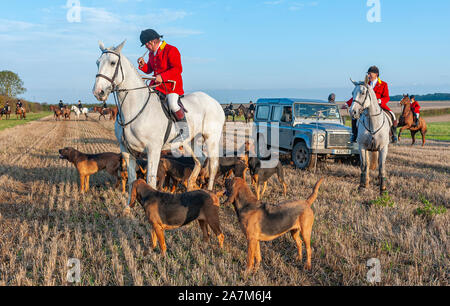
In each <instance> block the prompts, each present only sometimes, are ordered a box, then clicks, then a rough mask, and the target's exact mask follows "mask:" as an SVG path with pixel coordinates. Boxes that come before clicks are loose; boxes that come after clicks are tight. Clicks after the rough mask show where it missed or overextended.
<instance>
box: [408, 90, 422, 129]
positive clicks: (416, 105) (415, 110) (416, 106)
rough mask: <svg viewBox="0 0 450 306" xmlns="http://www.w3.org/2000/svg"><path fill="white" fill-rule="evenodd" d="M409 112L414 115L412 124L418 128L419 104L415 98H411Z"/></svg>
mask: <svg viewBox="0 0 450 306" xmlns="http://www.w3.org/2000/svg"><path fill="white" fill-rule="evenodd" d="M410 99H411V110H412V112H413V114H414V122H415V125H416V127H418V126H419V118H420V105H419V102H417V101H416V96H411V98H410Z"/></svg>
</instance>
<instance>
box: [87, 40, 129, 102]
mask: <svg viewBox="0 0 450 306" xmlns="http://www.w3.org/2000/svg"><path fill="white" fill-rule="evenodd" d="M124 45H125V41H124V42H123V43H121V44H120V45H119V46H117V47H115V48H105V45H104V44H103V43H102V42H99V47H100V50H101V51H102V55H101V56H100V58H99V59H98V60H97V66H98V73H97V76H96V79H95V85H94V89H93V93H94V96H95V97H96V98H97V100H99V101H106V100H108V97H109V95H110V93H111V92H112V91H113V89H114V88H115V87H116V86H119V85H120V84H122V82H123V81H124V74H123V70H122V66H121V52H122V49H123V47H124Z"/></svg>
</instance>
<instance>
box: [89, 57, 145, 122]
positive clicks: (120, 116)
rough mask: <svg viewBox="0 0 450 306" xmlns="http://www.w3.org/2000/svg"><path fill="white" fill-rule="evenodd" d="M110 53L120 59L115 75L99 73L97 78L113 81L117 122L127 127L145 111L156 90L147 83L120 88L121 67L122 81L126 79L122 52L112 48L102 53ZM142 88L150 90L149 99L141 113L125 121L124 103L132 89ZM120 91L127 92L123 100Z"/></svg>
mask: <svg viewBox="0 0 450 306" xmlns="http://www.w3.org/2000/svg"><path fill="white" fill-rule="evenodd" d="M109 53H110V54H114V55H116V56H117V57H118V58H119V60H118V62H117V64H116V70H115V71H114V75H113V77H112V78H110V77H108V76H106V75H104V74H101V73H99V74H97V75H96V76H95V78H103V79H105V80H107V81H108V82H110V83H111V93H112V94H113V96H114V102H115V104H116V106H117V110H118V115H119V116H118V118H117V123H119V125H120V126H121V127H123V128H125V127H126V126H128V125H130V124H131V123H133V122H134V121H136V119H137V118H138V117H139V116H140V115H141V114H142V113H143V112H144V109H145V108H146V107H147V104H148V102H149V101H150V97H151V94H152V93H154V91H153V88H152V87H151V86H147V85H146V86H142V87H137V88H131V89H119V87H118V85H117V84H116V82H115V81H116V78H117V76H118V75H119V69H120V72H121V74H122V82H123V81H124V80H125V75H124V73H123V67H122V57H121V55H120V53H117V52H114V51H111V50H104V51H103V52H102V55H103V54H109ZM141 89H147V90H148V91H149V95H148V98H147V101H146V102H145V104H144V106H143V107H142V109H141V110H140V111H139V113H138V114H137V115H136V116H134V118H133V119H131V120H130V121H128V122H126V123H125V122H124V117H123V113H122V107H123V105H124V103H125V100H126V99H127V97H128V93H129V92H130V91H134V90H141ZM120 92H125V97H124V98H123V100H122V102H121V101H120V99H119V96H118V93H120Z"/></svg>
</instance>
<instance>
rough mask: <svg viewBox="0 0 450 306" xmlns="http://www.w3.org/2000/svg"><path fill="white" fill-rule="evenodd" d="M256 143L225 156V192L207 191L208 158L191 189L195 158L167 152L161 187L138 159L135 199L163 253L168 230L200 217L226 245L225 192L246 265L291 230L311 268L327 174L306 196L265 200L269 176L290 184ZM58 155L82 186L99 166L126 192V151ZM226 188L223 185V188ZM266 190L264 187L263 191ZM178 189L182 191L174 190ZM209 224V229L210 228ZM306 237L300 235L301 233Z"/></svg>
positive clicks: (252, 265)
mask: <svg viewBox="0 0 450 306" xmlns="http://www.w3.org/2000/svg"><path fill="white" fill-rule="evenodd" d="M252 152H254V147H253V146H250V144H249V142H246V143H245V154H243V155H242V156H238V154H237V153H235V156H234V157H221V158H220V162H219V171H218V174H217V178H220V177H223V179H222V180H221V181H219V183H220V182H221V186H222V191H221V192H218V193H213V192H210V191H206V190H203V189H202V188H203V187H205V188H206V183H207V181H208V180H209V173H208V170H207V169H208V168H209V167H208V160H206V162H205V164H204V166H203V168H202V170H201V172H200V174H199V177H198V180H197V187H198V190H195V191H191V192H188V191H187V186H188V179H189V177H190V175H191V173H192V171H193V169H194V161H193V159H192V158H187V157H181V158H175V157H174V156H172V155H171V154H170V153H168V152H163V154H162V157H161V161H160V164H159V167H158V179H157V181H158V184H157V190H155V189H153V188H152V187H151V186H149V185H148V184H147V183H146V181H145V178H146V174H147V162H146V161H145V160H138V162H137V166H136V172H137V177H138V180H136V181H135V182H134V183H133V185H132V192H131V204H130V207H131V208H133V207H134V206H135V203H136V201H137V202H139V203H140V204H141V205H142V207H143V209H144V211H145V215H146V218H147V219H148V221H149V222H150V224H151V225H152V230H151V237H152V247H153V249H155V248H156V247H157V243H159V246H160V248H161V253H162V254H163V255H165V253H166V250H167V246H166V242H165V238H164V231H166V230H173V229H177V228H180V227H183V226H186V225H188V224H190V223H192V222H194V221H198V224H199V225H200V229H201V231H202V233H203V240H204V242H208V241H209V235H210V233H209V228H210V229H211V230H212V231H213V232H214V234H215V235H216V237H217V239H218V242H219V246H220V248H223V244H224V240H225V237H224V234H223V232H222V229H221V225H220V218H219V210H220V206H221V202H220V200H219V199H220V198H222V197H226V198H227V199H226V201H225V202H224V204H223V205H225V206H226V205H229V206H231V207H233V208H234V210H235V213H236V216H237V219H238V221H239V224H240V228H241V230H242V232H243V234H244V236H245V238H246V240H247V246H248V249H247V268H246V270H245V271H246V272H247V273H251V272H253V271H256V270H258V268H259V266H260V263H261V260H262V257H261V251H260V241H271V240H274V239H276V238H278V237H280V236H282V235H284V234H286V233H288V232H290V234H291V236H292V238H293V239H294V241H295V244H296V246H297V250H298V254H297V259H298V260H299V261H300V262H302V239H303V242H304V243H305V245H306V255H307V259H306V265H305V266H304V268H305V269H307V270H310V269H311V252H312V251H311V232H312V227H313V223H314V213H313V210H312V209H311V206H312V204H313V203H314V201H315V200H316V199H317V196H318V193H319V188H320V186H321V184H322V183H323V181H324V179H320V180H319V181H318V182H317V183H316V185H315V187H314V189H313V192H312V194H311V196H310V197H309V198H308V199H307V200H295V201H287V202H283V203H265V202H262V201H261V198H262V197H263V196H264V194H265V192H266V190H267V185H268V184H267V183H268V181H269V179H270V178H271V177H272V176H274V175H275V174H277V177H278V181H279V182H280V184H281V189H282V190H283V193H284V195H285V196H286V193H287V185H286V182H285V179H284V170H283V165H282V163H281V162H280V161H278V163H275V165H272V166H273V167H271V168H267V166H266V165H265V166H264V167H263V166H262V161H261V160H260V159H259V158H257V157H251V156H255V154H251V153H252ZM59 155H60V156H59V157H60V159H64V160H67V161H69V162H70V163H72V164H73V165H74V166H75V167H76V169H77V171H78V174H79V177H80V191H81V192H82V193H85V192H88V191H89V177H90V176H91V175H93V174H95V173H97V172H99V171H102V170H106V172H108V173H109V174H110V175H111V176H113V177H115V178H116V186H115V188H119V187H120V188H121V189H122V192H123V193H125V192H126V185H127V179H128V174H127V170H126V169H127V167H126V163H125V161H124V159H123V158H122V154H120V153H119V154H117V153H101V154H84V153H82V152H79V151H77V150H75V149H74V148H64V149H61V150H59ZM248 173H249V175H250V178H251V185H252V187H253V189H254V191H255V193H254V192H253V191H252V189H251V188H250V186H249V185H248V184H247V176H248ZM223 187H225V188H223ZM261 189H262V190H261ZM176 192H178V193H176ZM208 227H209V228H208ZM300 236H301V237H302V239H301V238H300Z"/></svg>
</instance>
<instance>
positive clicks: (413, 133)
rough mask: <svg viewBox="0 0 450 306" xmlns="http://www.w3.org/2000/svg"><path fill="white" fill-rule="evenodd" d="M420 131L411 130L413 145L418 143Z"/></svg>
mask: <svg viewBox="0 0 450 306" xmlns="http://www.w3.org/2000/svg"><path fill="white" fill-rule="evenodd" d="M417 132H418V131H411V138H412V143H411V146H413V145H414V144H415V143H416V133H417Z"/></svg>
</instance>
